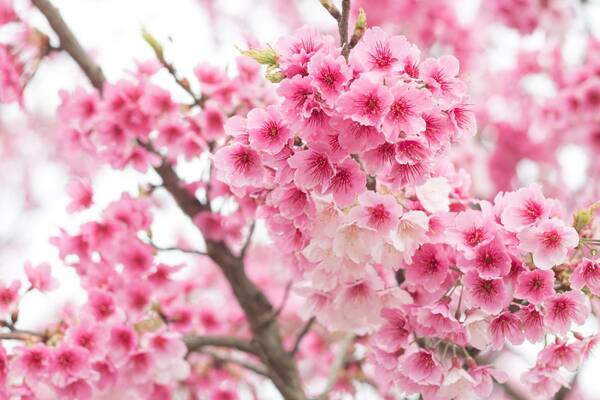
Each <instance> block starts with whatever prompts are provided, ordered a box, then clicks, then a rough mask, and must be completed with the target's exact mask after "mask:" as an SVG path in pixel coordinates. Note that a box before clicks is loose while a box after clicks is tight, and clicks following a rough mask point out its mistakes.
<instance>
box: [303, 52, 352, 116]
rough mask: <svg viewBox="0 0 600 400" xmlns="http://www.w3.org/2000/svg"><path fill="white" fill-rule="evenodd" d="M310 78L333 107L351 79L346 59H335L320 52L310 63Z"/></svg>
mask: <svg viewBox="0 0 600 400" xmlns="http://www.w3.org/2000/svg"><path fill="white" fill-rule="evenodd" d="M308 76H309V77H310V78H311V79H312V82H313V84H314V86H315V87H316V88H317V89H318V90H319V92H320V93H321V97H322V98H323V99H325V101H326V102H327V103H328V104H330V105H333V104H335V100H336V99H337V97H338V96H339V95H340V93H341V92H342V87H343V86H344V84H345V83H346V81H347V80H348V78H349V71H348V66H347V65H346V60H345V59H344V57H342V56H339V57H337V58H334V57H333V56H331V55H329V54H325V53H323V52H318V53H317V54H315V55H314V56H313V57H312V58H311V60H310V62H309V63H308Z"/></svg>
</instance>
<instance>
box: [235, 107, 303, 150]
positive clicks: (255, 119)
mask: <svg viewBox="0 0 600 400" xmlns="http://www.w3.org/2000/svg"><path fill="white" fill-rule="evenodd" d="M247 118H248V122H247V125H246V126H247V129H248V134H249V141H250V145H252V146H253V148H255V149H257V150H261V151H265V152H268V153H270V154H277V153H279V152H280V151H281V150H282V149H283V146H285V144H286V143H287V142H288V140H289V139H290V138H291V137H292V132H291V131H290V129H289V128H288V127H287V126H286V125H285V123H284V122H283V117H282V116H281V113H280V112H279V108H278V107H276V106H269V107H267V108H266V109H261V108H255V109H253V110H252V111H250V112H249V113H248V117H247Z"/></svg>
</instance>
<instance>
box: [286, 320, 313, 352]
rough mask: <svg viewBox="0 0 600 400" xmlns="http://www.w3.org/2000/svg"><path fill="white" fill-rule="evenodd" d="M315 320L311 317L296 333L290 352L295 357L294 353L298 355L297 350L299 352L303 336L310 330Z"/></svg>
mask: <svg viewBox="0 0 600 400" xmlns="http://www.w3.org/2000/svg"><path fill="white" fill-rule="evenodd" d="M315 320H316V318H315V317H311V318H310V319H309V320H308V321H306V323H305V324H304V326H303V327H302V329H301V330H300V332H299V333H298V336H296V341H295V342H294V347H292V350H291V351H290V353H291V354H292V355H296V353H298V350H300V344H301V343H302V339H304V336H306V334H307V333H308V332H309V331H310V328H311V327H312V326H313V324H314V323H315Z"/></svg>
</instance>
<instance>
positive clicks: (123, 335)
mask: <svg viewBox="0 0 600 400" xmlns="http://www.w3.org/2000/svg"><path fill="white" fill-rule="evenodd" d="M108 345H109V348H110V352H109V353H108V355H109V357H110V359H111V361H113V363H116V364H121V363H122V362H123V361H125V360H126V359H127V357H129V355H130V354H131V353H132V352H133V350H134V349H135V347H136V346H137V337H136V333H135V331H134V330H133V329H131V328H130V327H128V326H125V325H116V326H114V327H112V328H111V330H110V339H109V342H108Z"/></svg>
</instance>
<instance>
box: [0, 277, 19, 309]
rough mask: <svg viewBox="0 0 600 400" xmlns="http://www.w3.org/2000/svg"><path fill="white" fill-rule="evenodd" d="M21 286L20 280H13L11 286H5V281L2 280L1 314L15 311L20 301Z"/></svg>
mask: <svg viewBox="0 0 600 400" xmlns="http://www.w3.org/2000/svg"><path fill="white" fill-rule="evenodd" d="M20 288H21V282H20V281H13V283H11V284H10V286H5V284H4V282H0V315H2V316H7V314H9V313H10V312H12V311H14V308H15V307H16V305H17V302H18V301H19V289H20Z"/></svg>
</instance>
